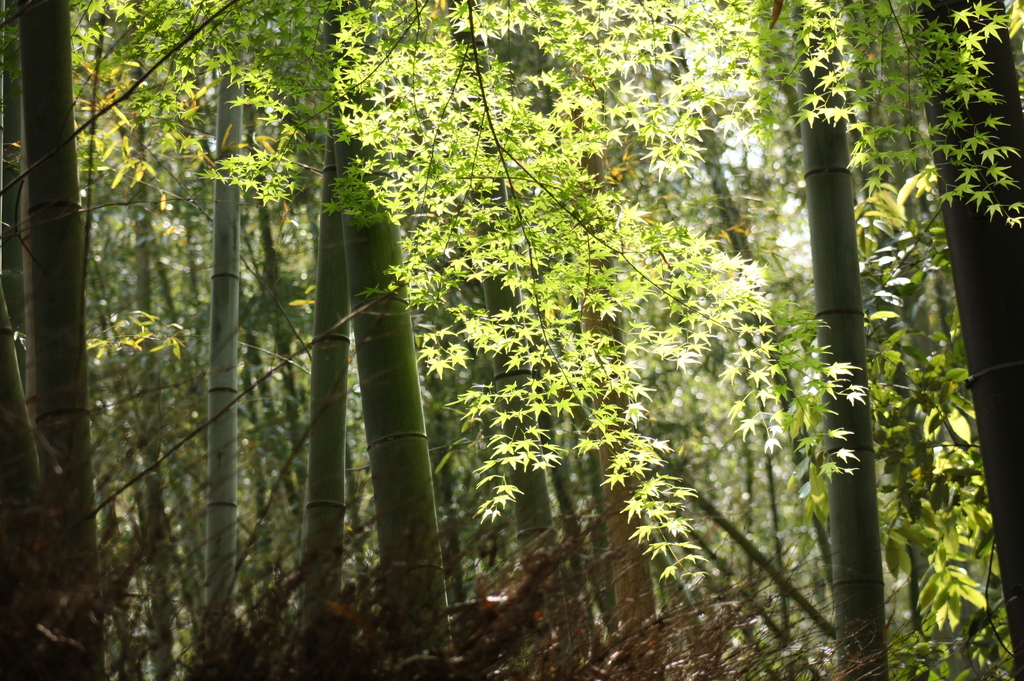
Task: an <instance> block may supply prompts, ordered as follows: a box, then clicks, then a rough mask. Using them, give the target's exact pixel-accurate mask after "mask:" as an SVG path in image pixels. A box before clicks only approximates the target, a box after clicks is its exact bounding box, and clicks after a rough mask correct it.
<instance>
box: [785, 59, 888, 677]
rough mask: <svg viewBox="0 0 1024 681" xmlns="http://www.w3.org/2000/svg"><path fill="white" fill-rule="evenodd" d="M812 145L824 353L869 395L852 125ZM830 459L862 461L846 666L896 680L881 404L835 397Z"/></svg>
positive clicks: (855, 502) (814, 137) (805, 130)
mask: <svg viewBox="0 0 1024 681" xmlns="http://www.w3.org/2000/svg"><path fill="white" fill-rule="evenodd" d="M821 75H822V74H821V72H820V71H819V72H818V73H817V74H812V73H810V72H807V71H805V72H804V74H803V87H804V89H805V91H807V92H814V91H817V90H819V89H820V77H821ZM800 132H801V136H802V139H803V146H804V181H805V183H806V188H807V215H808V222H809V224H810V230H811V257H812V261H813V268H814V294H815V309H816V312H817V318H818V319H819V320H820V322H821V323H820V325H819V327H818V346H819V347H820V348H821V349H822V355H823V356H824V358H825V360H826V361H831V362H843V363H846V364H849V365H850V366H851V367H853V369H852V370H853V375H852V376H851V377H850V379H849V380H850V385H852V386H857V387H860V388H863V389H865V390H866V388H867V376H866V372H865V366H866V364H867V359H866V349H865V340H864V309H863V304H862V300H861V289H860V270H859V266H858V257H857V240H856V239H857V234H856V222H855V220H854V214H853V209H854V196H853V181H852V178H851V176H850V170H849V164H850V153H849V148H848V143H847V139H846V126H845V125H844V124H843V123H842V122H835V123H831V122H829V121H826V120H824V119H820V118H819V119H818V120H816V121H815V122H814V125H813V126H812V125H810V124H808V123H807V122H804V123H802V124H801V126H800ZM827 407H828V409H829V413H828V414H827V415H826V417H825V428H826V429H827V430H828V431H834V430H843V431H846V432H848V435H846V436H845V437H844V438H837V437H832V436H826V438H825V449H826V452H827V454H828V456H830V457H835V456H836V454H837V452H839V451H840V450H847V451H849V452H851V453H852V454H853V455H854V456H855V457H856V458H855V459H853V458H850V459H847V460H843V461H839V464H840V466H841V467H843V468H847V469H850V470H851V472H849V473H838V474H836V475H833V476H832V479H831V481H830V483H829V518H830V521H831V522H830V525H831V534H832V574H833V590H832V593H833V596H834V600H835V613H836V631H837V635H838V640H839V655H840V664H841V665H842V666H843V667H844V668H846V669H851V670H852V669H856V674H857V675H858V678H870V679H887V678H888V663H887V660H886V645H885V634H884V629H885V594H884V583H883V577H882V557H881V546H880V544H879V534H878V500H877V492H876V490H875V450H874V444H873V443H872V439H871V407H870V405H869V404H868V403H867V399H866V397H865V399H863V400H860V401H856V402H851V401H850V400H848V399H847V398H846V397H844V396H836V397H831V398H827Z"/></svg>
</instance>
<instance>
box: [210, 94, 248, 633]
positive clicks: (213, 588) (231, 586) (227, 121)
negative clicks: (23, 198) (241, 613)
mask: <svg viewBox="0 0 1024 681" xmlns="http://www.w3.org/2000/svg"><path fill="white" fill-rule="evenodd" d="M240 96H241V89H240V88H239V86H238V85H236V84H234V83H232V82H231V81H230V77H229V76H227V75H225V76H224V77H223V79H222V80H221V82H220V84H219V85H218V87H217V158H218V160H223V159H225V158H228V157H229V156H231V155H234V154H236V153H238V151H239V149H240V146H241V139H242V135H241V132H242V107H241V106H236V105H233V104H232V102H234V101H235V100H237V99H238V98H239V97H240ZM213 196H214V199H213V201H214V204H213V274H212V276H211V299H210V376H209V379H210V386H209V398H208V418H209V419H210V425H209V428H208V430H207V456H208V459H207V510H206V605H207V608H209V610H210V615H211V617H213V618H214V619H218V618H226V617H229V616H230V613H231V610H232V604H233V600H234V592H235V562H236V553H237V545H238V528H237V524H236V523H237V517H238V475H237V473H238V471H237V469H238V442H237V436H238V409H237V405H236V404H235V403H234V402H235V400H236V398H237V397H238V283H239V279H238V268H239V264H238V263H239V250H238V249H239V230H240V215H239V201H240V200H241V197H240V192H239V189H238V187H237V186H234V185H231V184H229V183H226V182H221V181H219V180H218V181H217V182H215V184H214V189H213ZM213 626H214V627H217V626H218V625H217V624H216V623H215V624H214V625H213Z"/></svg>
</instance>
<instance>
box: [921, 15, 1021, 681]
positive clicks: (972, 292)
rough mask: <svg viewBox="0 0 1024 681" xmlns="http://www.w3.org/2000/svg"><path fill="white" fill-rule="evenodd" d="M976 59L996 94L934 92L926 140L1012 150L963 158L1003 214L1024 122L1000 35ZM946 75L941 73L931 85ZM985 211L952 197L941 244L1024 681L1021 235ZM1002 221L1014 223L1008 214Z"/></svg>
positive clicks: (947, 24)
mask: <svg viewBox="0 0 1024 681" xmlns="http://www.w3.org/2000/svg"><path fill="white" fill-rule="evenodd" d="M968 7H970V3H967V2H948V3H941V4H937V5H936V7H935V9H934V10H931V11H930V12H929V13H928V14H926V18H927V19H930V20H933V21H937V22H938V23H939V26H940V27H943V28H944V29H945V30H947V31H949V32H954V33H964V34H966V33H972V34H973V33H975V32H977V31H979V30H980V29H981V28H982V26H981V25H980V22H978V21H977V20H972V21H971V22H969V23H966V24H965V23H964V22H954V21H953V19H952V14H953V13H954V12H956V11H961V10H964V9H967V8H968ZM979 49H980V52H981V54H980V55H979V56H980V58H981V59H982V60H984V62H985V63H986V64H987V69H986V71H987V75H983V76H981V78H982V79H983V82H982V83H981V84H979V83H977V82H975V83H973V84H972V87H986V88H988V89H989V90H990V91H993V92H995V93H996V95H997V102H996V103H980V102H979V101H978V100H977V99H972V100H971V102H970V104H968V105H966V106H965V105H963V104H961V103H959V101H958V98H957V97H956V95H955V93H954V92H953V91H952V89H951V88H950V89H945V88H943V89H942V90H941V91H940V95H939V96H938V97H937V98H936V99H935V100H933V102H932V103H931V106H929V108H928V117H929V123H930V125H931V126H932V128H933V129H935V128H936V126H939V125H940V124H941V123H942V122H943V121H944V120H945V118H946V117H947V116H949V115H951V114H953V113H956V114H957V115H958V116H960V117H962V118H961V120H962V121H963V123H964V125H962V127H959V128H957V129H955V130H952V131H951V130H949V129H947V130H945V131H943V133H942V134H940V135H939V136H938V137H936V138H935V139H934V141H935V143H936V145H951V148H953V149H965V148H969V146H968V145H967V144H966V143H965V142H966V141H967V140H969V139H971V137H972V136H974V135H976V134H985V135H988V136H989V137H990V140H991V141H990V144H991V145H993V146H1007V147H1012V148H1013V149H1014V150H1016V152H1018V153H1012V154H1009V155H1007V156H1006V157H1005V158H1002V159H999V161H998V162H996V161H992V162H989V161H985V160H984V159H983V158H982V157H981V151H983V149H978V150H977V152H976V153H974V154H973V156H972V157H971V158H970V159H969V160H968V162H969V163H971V164H974V165H976V166H980V167H989V166H990V165H993V164H995V163H998V165H1000V166H1003V167H1004V171H1005V173H1006V174H1007V175H1008V176H1009V177H1010V178H1011V179H1012V180H1013V181H1014V182H1016V183H1017V186H1016V187H1012V188H1011V187H994V188H993V189H994V191H995V196H994V201H995V202H997V203H999V204H1002V205H1003V206H1008V205H1010V204H1013V203H1018V204H1019V203H1020V202H1022V201H1024V160H1022V159H1021V157H1020V156H1019V152H1024V115H1022V114H1021V101H1020V95H1019V92H1018V84H1017V76H1016V72H1015V70H1014V55H1013V52H1012V50H1011V43H1010V38H1009V36H1008V35H1007V32H1006V29H1005V28H1001V29H999V31H998V32H997V35H996V36H995V37H992V38H988V39H987V40H982V41H981V45H980V48H979ZM948 75H949V74H946V73H942V72H940V73H939V74H937V77H938V78H939V79H940V80H939V83H940V84H942V83H945V82H947V81H946V78H945V76H948ZM990 117H992V118H994V119H995V120H997V121H1000V125H999V127H988V126H985V124H984V122H985V121H988V120H989V119H990ZM935 164H936V166H937V167H938V169H939V175H940V178H941V184H940V187H941V191H942V192H945V191H947V190H949V189H951V188H952V187H954V186H956V185H958V184H959V183H960V182H959V173H960V171H961V167H959V166H958V165H957V164H955V163H953V162H951V161H950V159H948V158H947V157H946V155H945V154H944V153H943V151H942V150H941V149H940V148H939V147H938V146H936V151H935ZM988 207H989V206H988V205H987V204H986V203H983V204H982V205H975V204H969V203H967V201H966V200H964V199H954V200H953V201H951V202H945V203H943V205H942V216H943V221H944V222H945V225H946V237H947V240H948V242H949V254H950V260H951V263H952V268H953V283H954V286H955V287H956V297H957V302H958V309H959V312H960V319H961V322H962V326H963V336H964V345H965V348H966V350H967V366H968V369H969V371H970V373H971V376H970V378H969V379H968V385H969V386H970V388H971V393H972V396H973V399H974V407H975V412H976V414H977V421H978V436H979V439H980V442H981V453H982V459H983V461H984V467H985V481H986V485H987V488H988V497H989V504H990V508H991V510H992V522H993V525H994V526H995V535H996V547H997V549H998V555H999V573H1000V578H1001V581H1002V586H1003V594H1004V596H1005V598H1006V610H1007V616H1008V618H1009V623H1010V638H1011V641H1012V647H1013V656H1014V672H1015V676H1014V678H1024V544H1022V543H1021V541H1020V536H1019V535H1018V532H1019V530H1020V528H1021V527H1022V526H1024V494H1021V492H1020V489H1019V486H1020V482H1021V481H1022V480H1024V457H1022V456H1021V454H1020V434H1019V431H1018V429H1017V425H1018V423H1019V422H1020V415H1021V413H1024V391H1022V390H1021V386H1022V385H1024V345H1022V344H1021V342H1020V339H1021V336H1022V335H1024V317H1022V316H1021V301H1022V300H1024V267H1021V263H1022V262H1024V230H1021V228H1020V227H1019V226H1016V225H1015V226H1012V227H1011V225H1010V224H1009V223H1008V221H1007V215H1005V214H1002V215H999V214H992V213H989V212H988V211H987V208H988ZM1009 217H1015V218H1018V219H1019V218H1020V217H1021V213H1020V212H1019V211H1018V212H1014V213H1013V214H1012V215H1010V216H1009Z"/></svg>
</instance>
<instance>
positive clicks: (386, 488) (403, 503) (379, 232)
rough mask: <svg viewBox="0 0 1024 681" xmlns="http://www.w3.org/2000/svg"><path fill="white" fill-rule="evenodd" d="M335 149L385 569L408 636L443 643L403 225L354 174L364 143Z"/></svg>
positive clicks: (414, 643) (416, 642) (413, 643)
mask: <svg viewBox="0 0 1024 681" xmlns="http://www.w3.org/2000/svg"><path fill="white" fill-rule="evenodd" d="M336 150H337V160H338V171H339V175H342V174H343V173H344V172H346V171H349V177H348V178H347V181H346V183H345V185H344V190H343V192H344V194H343V198H342V205H343V210H344V212H345V215H344V219H345V250H346V258H347V262H348V277H349V290H350V292H351V299H352V310H353V313H354V314H355V317H354V318H353V322H352V326H353V330H354V336H355V343H356V357H357V363H358V368H359V387H360V396H361V398H362V402H363V422H364V427H365V429H366V442H367V450H368V453H369V456H370V475H371V479H372V482H373V494H374V506H375V508H376V511H377V538H378V542H379V545H380V562H381V567H382V569H383V570H384V571H385V574H386V579H387V581H388V582H389V583H390V584H391V585H392V586H391V589H390V590H389V591H390V595H391V597H392V602H393V605H394V609H395V613H394V616H395V618H396V624H397V625H398V627H399V630H400V636H401V637H402V639H403V641H404V643H406V644H407V645H409V646H410V648H412V649H417V648H418V649H422V648H424V647H428V646H430V645H434V644H436V643H438V642H440V640H441V637H442V636H443V630H444V627H443V617H442V615H441V614H440V609H441V608H443V607H444V605H445V601H446V598H445V589H444V581H443V573H442V567H441V550H440V542H439V539H438V531H437V515H436V510H435V507H434V489H433V483H432V480H431V470H430V456H429V452H428V447H427V437H426V431H425V427H424V422H423V406H422V403H421V401H420V384H419V375H418V371H417V365H416V346H415V343H414V342H413V330H412V318H411V316H410V315H409V310H408V307H407V305H406V301H405V298H404V296H405V289H404V287H401V286H398V285H397V284H396V282H395V280H394V277H393V275H392V273H391V270H392V268H394V267H395V266H397V265H399V264H401V260H402V252H401V248H400V246H399V242H398V226H397V225H396V224H395V223H394V222H393V221H392V220H391V218H390V216H389V215H388V214H387V213H386V212H384V209H383V208H382V207H381V206H380V205H379V204H378V203H377V201H376V199H375V198H374V197H373V195H372V190H371V187H369V186H368V185H367V184H366V183H365V180H364V179H363V178H361V177H359V176H358V175H356V174H354V173H351V172H350V169H351V168H352V166H353V162H354V161H355V160H356V159H357V158H359V157H360V156H361V155H362V154H363V153H364V150H363V149H362V148H361V146H360V145H359V144H358V142H356V141H355V140H351V141H349V142H343V143H339V144H338V145H337V147H336ZM382 291H383V292H384V293H381V292H382Z"/></svg>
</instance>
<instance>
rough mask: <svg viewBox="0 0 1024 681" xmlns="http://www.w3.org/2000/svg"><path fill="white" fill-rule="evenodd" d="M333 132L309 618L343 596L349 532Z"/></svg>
mask: <svg viewBox="0 0 1024 681" xmlns="http://www.w3.org/2000/svg"><path fill="white" fill-rule="evenodd" d="M336 178H337V166H336V164H335V161H334V139H333V138H329V139H328V141H327V148H326V149H325V150H324V170H323V180H322V186H321V197H322V198H321V208H320V237H319V242H318V244H317V261H316V305H315V307H314V308H313V337H314V338H313V350H312V354H313V368H312V374H313V375H312V379H311V388H310V400H309V414H310V424H309V473H308V479H307V482H306V506H305V514H304V517H303V528H302V564H303V565H304V566H305V568H306V578H305V581H304V582H303V585H302V604H301V613H302V625H303V626H308V625H309V623H310V622H311V621H312V620H313V619H314V618H315V617H316V615H317V614H318V613H319V612H320V611H321V610H322V608H323V603H324V602H325V601H337V600H338V599H339V597H340V595H341V579H340V577H339V576H338V573H337V567H338V564H339V562H340V561H341V556H342V551H343V549H344V533H345V412H346V410H345V403H346V400H347V398H348V360H349V345H350V340H349V336H348V315H349V293H348V278H347V277H348V273H347V266H346V263H345V234H344V229H343V225H342V217H341V213H340V212H338V211H336V210H334V211H331V210H328V204H334V203H335V201H334V191H335V180H336Z"/></svg>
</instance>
